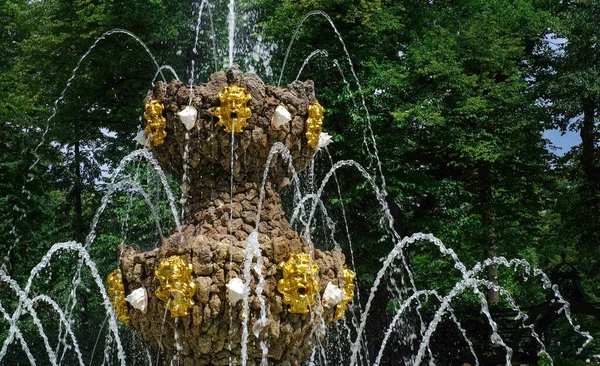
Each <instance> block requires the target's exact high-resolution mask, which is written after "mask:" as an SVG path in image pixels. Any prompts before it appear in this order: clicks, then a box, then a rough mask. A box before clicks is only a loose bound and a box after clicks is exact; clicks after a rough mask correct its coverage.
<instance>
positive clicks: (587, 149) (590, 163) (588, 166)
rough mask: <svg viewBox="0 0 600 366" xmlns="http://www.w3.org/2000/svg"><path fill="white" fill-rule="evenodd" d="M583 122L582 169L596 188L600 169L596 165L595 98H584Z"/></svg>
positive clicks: (591, 184)
mask: <svg viewBox="0 0 600 366" xmlns="http://www.w3.org/2000/svg"><path fill="white" fill-rule="evenodd" d="M582 104H583V122H582V125H581V130H580V131H579V135H580V136H581V147H582V152H581V167H582V168H583V172H584V173H585V177H586V178H587V181H588V184H589V185H590V186H591V187H596V186H597V184H598V169H597V167H596V164H595V146H596V144H595V141H594V129H595V128H594V127H595V126H594V119H595V118H594V117H595V116H596V103H595V101H594V98H591V97H586V98H583V103H582Z"/></svg>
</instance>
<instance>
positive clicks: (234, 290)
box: [225, 278, 244, 305]
mask: <svg viewBox="0 0 600 366" xmlns="http://www.w3.org/2000/svg"><path fill="white" fill-rule="evenodd" d="M225 287H227V289H228V290H229V302H230V303H231V304H232V305H235V304H236V303H237V302H238V301H239V300H241V299H243V298H244V282H243V281H242V280H241V279H240V278H232V279H230V280H229V283H228V284H226V285H225Z"/></svg>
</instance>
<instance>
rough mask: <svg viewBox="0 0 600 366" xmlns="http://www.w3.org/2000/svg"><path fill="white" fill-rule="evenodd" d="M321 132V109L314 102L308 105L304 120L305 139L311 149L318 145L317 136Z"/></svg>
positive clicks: (317, 103)
mask: <svg viewBox="0 0 600 366" xmlns="http://www.w3.org/2000/svg"><path fill="white" fill-rule="evenodd" d="M321 131H323V107H322V106H321V105H320V104H319V102H317V101H316V100H315V101H314V102H312V103H310V104H309V105H308V118H307V119H306V139H307V140H308V146H310V147H312V148H313V149H314V148H315V147H317V145H318V144H319V135H321Z"/></svg>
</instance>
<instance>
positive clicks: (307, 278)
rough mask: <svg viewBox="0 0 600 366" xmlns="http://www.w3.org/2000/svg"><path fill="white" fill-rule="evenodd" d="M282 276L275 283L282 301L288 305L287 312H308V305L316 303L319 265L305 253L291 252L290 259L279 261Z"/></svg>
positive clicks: (318, 289) (318, 287)
mask: <svg viewBox="0 0 600 366" xmlns="http://www.w3.org/2000/svg"><path fill="white" fill-rule="evenodd" d="M277 268H278V269H280V270H282V271H283V278H282V279H281V280H279V282H278V283H277V290H278V291H279V292H280V293H281V294H282V295H283V303H284V304H287V305H290V308H289V310H288V311H289V312H290V313H296V314H304V313H308V311H309V307H311V306H314V305H315V304H316V303H317V294H318V293H319V291H320V288H321V286H320V285H319V266H317V265H316V264H314V263H313V261H312V260H311V259H310V256H309V255H308V254H305V253H298V254H292V255H291V256H290V259H288V260H287V261H284V262H281V263H279V265H278V266H277Z"/></svg>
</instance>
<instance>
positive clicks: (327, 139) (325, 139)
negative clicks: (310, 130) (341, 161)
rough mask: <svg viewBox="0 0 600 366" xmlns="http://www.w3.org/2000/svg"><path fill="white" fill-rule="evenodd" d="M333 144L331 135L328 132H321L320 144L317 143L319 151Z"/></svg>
mask: <svg viewBox="0 0 600 366" xmlns="http://www.w3.org/2000/svg"><path fill="white" fill-rule="evenodd" d="M332 142H333V139H332V138H331V135H329V134H328V133H327V132H321V134H320V135H319V142H318V143H317V151H319V150H321V149H322V148H324V147H327V145H329V144H331V143H332Z"/></svg>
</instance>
